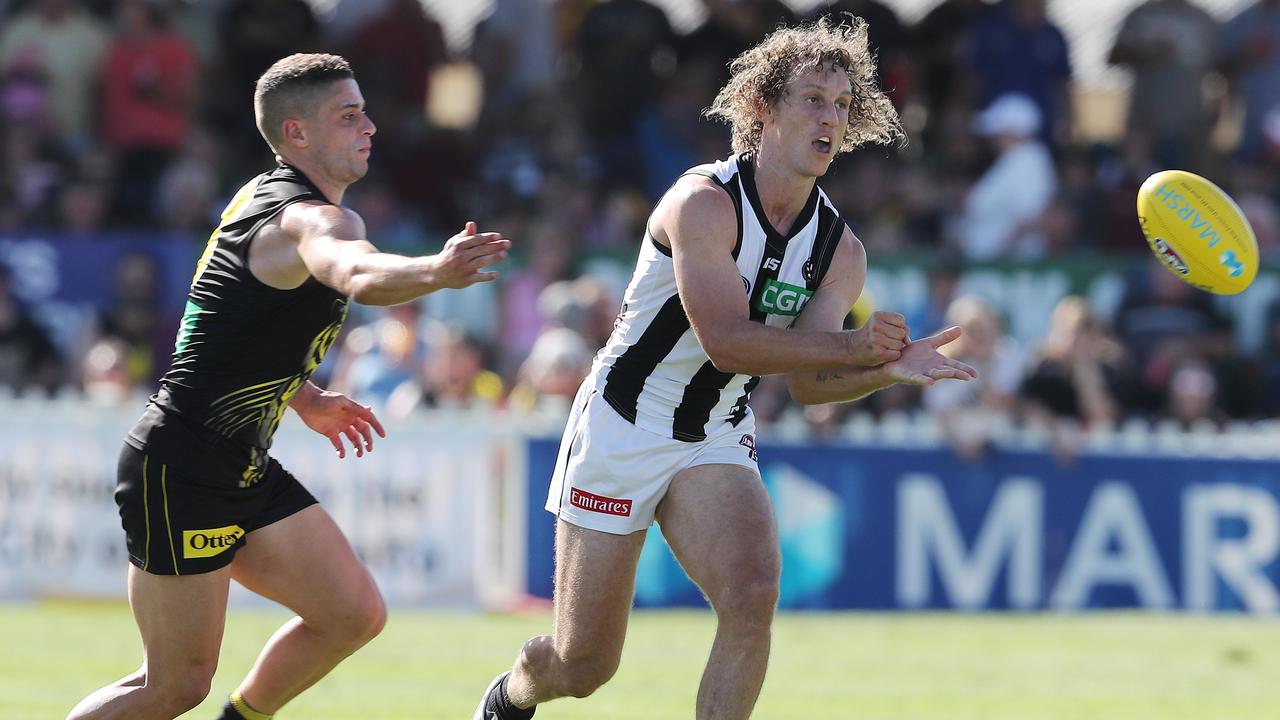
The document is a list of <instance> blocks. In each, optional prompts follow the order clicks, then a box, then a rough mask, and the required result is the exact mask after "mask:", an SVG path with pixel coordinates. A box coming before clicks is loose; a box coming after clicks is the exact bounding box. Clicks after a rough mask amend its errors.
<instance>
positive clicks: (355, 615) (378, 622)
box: [345, 584, 387, 650]
mask: <svg viewBox="0 0 1280 720" xmlns="http://www.w3.org/2000/svg"><path fill="white" fill-rule="evenodd" d="M386 626H387V604H386V602H385V601H384V600H383V599H382V593H380V592H378V588H377V587H376V586H374V585H372V584H370V586H369V587H367V588H365V589H364V591H363V592H361V593H360V595H359V597H358V599H357V600H356V601H355V603H354V605H353V607H352V608H351V610H350V615H349V619H348V621H347V628H346V633H345V635H346V636H347V638H348V644H349V645H350V646H352V649H353V650H354V649H356V648H360V647H362V646H363V645H364V644H365V643H367V642H369V641H370V640H372V639H374V638H375V637H377V636H378V634H379V633H381V632H382V629H383V628H384V627H386Z"/></svg>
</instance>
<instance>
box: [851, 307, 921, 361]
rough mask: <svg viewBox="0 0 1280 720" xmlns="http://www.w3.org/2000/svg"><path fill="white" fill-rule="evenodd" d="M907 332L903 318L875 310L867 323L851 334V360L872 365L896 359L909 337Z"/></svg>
mask: <svg viewBox="0 0 1280 720" xmlns="http://www.w3.org/2000/svg"><path fill="white" fill-rule="evenodd" d="M908 333H909V331H908V330H907V319H906V318H904V317H902V316H901V315H899V314H898V313H893V312H885V311H883V310H877V311H876V312H874V313H872V314H871V319H870V320H868V321H867V324H865V325H863V326H862V327H860V328H858V329H857V330H854V331H853V332H852V333H851V334H850V339H849V345H850V352H851V354H852V355H853V357H852V359H851V363H852V364H853V365H861V366H863V367H875V366H877V365H883V364H885V363H887V362H893V361H895V360H897V359H898V358H900V357H902V351H903V349H904V348H905V347H906V346H907V342H908V341H909V339H910V338H909V335H908Z"/></svg>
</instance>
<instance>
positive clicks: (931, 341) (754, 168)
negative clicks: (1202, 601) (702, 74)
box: [474, 20, 974, 720]
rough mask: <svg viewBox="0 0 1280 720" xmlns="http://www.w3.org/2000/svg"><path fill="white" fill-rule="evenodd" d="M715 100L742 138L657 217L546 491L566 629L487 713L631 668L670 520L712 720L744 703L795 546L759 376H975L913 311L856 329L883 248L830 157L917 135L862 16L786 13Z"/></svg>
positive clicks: (691, 178)
mask: <svg viewBox="0 0 1280 720" xmlns="http://www.w3.org/2000/svg"><path fill="white" fill-rule="evenodd" d="M731 70H732V77H731V78H730V80H729V83H728V85H726V86H725V88H723V89H722V90H721V91H720V94H719V96H718V97H717V98H716V101H715V103H714V104H713V106H712V109H711V111H710V114H711V115H713V116H717V117H720V118H723V119H725V120H727V121H728V122H729V123H730V124H731V125H732V127H733V146H734V147H733V149H734V151H735V153H736V154H735V155H734V156H733V157H731V158H729V159H728V160H724V161H721V162H718V163H714V164H711V165H703V166H699V167H696V168H694V169H692V170H690V171H689V172H688V173H686V174H684V175H682V176H681V177H680V178H679V179H678V180H677V181H676V182H675V184H674V185H673V186H672V187H671V189H670V190H669V191H668V192H667V193H666V195H665V196H664V197H663V198H662V200H661V201H660V202H659V203H658V206H657V207H656V208H655V209H654V211H653V214H652V215H651V216H650V217H649V221H648V225H647V229H646V233H645V237H644V239H643V241H642V244H641V248H640V256H639V260H638V262H637V265H636V271H635V274H634V276H633V277H632V280H631V284H630V286H629V287H628V288H627V292H626V296H625V298H624V305H623V308H622V312H621V314H620V315H619V316H618V321H617V324H616V326H615V329H614V332H613V336H612V337H611V338H610V339H609V343H608V344H607V345H606V346H605V348H604V349H603V350H602V351H601V352H600V354H599V355H598V356H597V358H596V362H595V365H594V367H593V369H592V372H591V373H590V375H589V377H588V378H587V380H586V381H585V382H584V383H583V385H582V389H581V390H580V391H579V393H578V398H577V400H576V402H575V406H574V410H573V414H572V415H571V417H570V418H569V422H568V425H567V427H566V428H565V433H564V439H563V441H562V444H561V447H560V458H559V461H558V463H557V466H556V469H555V472H554V474H553V477H552V481H551V488H550V492H549V494H548V498H547V505H546V507H547V509H548V510H549V511H551V512H553V513H555V514H556V515H557V516H558V518H559V520H558V522H557V526H556V533H557V535H556V579H555V593H556V597H555V621H554V622H555V627H554V631H553V634H552V635H549V636H540V637H536V638H533V639H532V640H530V641H529V642H528V643H526V644H525V646H524V648H523V649H522V651H521V653H520V656H519V658H518V659H517V660H516V663H515V666H514V667H513V668H512V670H511V671H510V672H508V673H503V674H501V675H499V676H498V677H497V678H495V679H494V681H493V682H492V683H491V684H490V686H489V688H488V690H487V691H486V693H485V696H484V698H483V699H482V700H481V703H480V706H479V707H478V708H477V709H476V713H475V715H474V718H476V719H477V720H494V719H495V718H496V719H498V720H518V719H523V718H528V717H530V716H532V714H533V710H534V707H535V706H536V705H537V704H538V703H541V702H546V701H547V700H551V699H554V698H558V697H564V696H567V695H572V696H575V697H584V696H586V695H589V694H591V693H592V692H593V691H595V689H596V688H598V687H599V686H600V685H602V684H603V683H604V682H606V681H607V680H608V679H609V678H610V677H611V676H612V675H613V673H614V671H615V670H616V669H617V666H618V662H619V659H620V656H621V652H622V645H623V638H624V636H625V633H626V625H627V617H628V614H629V612H630V609H631V599H632V588H633V587H634V579H635V571H636V563H637V561H638V559H639V556H640V549H641V546H642V545H643V543H644V538H645V530H646V529H647V528H648V527H649V525H651V524H652V522H653V521H654V520H655V519H656V520H657V521H658V522H659V523H660V524H661V525H662V532H663V535H664V536H665V537H666V539H667V542H668V543H669V544H670V546H671V549H672V550H673V551H674V553H675V555H676V557H677V559H679V561H680V563H681V564H682V565H683V566H684V569H685V570H686V571H687V572H688V574H689V577H691V578H692V579H693V580H694V581H695V582H696V583H698V585H699V587H701V588H702V590H703V592H705V593H706V595H707V597H708V599H709V600H710V602H711V605H712V606H713V607H714V609H715V611H716V615H717V619H718V627H717V631H716V638H715V642H714V645H713V647H712V650H711V657H710V660H709V661H708V663H707V668H706V671H705V673H704V674H703V677H702V683H701V686H700V688H699V691H698V701H697V712H696V717H697V718H700V719H707V718H724V719H726V720H728V719H736V718H746V717H748V716H749V715H750V714H751V710H752V708H753V707H754V705H755V701H756V697H757V696H758V694H759V691H760V687H761V684H762V683H763V681H764V672H765V666H766V664H767V662H768V656H769V632H770V630H769V629H770V624H771V622H772V619H773V612H774V606H775V604H776V602H777V597H778V576H779V570H780V551H779V548H778V539H777V531H776V528H775V526H774V519H773V512H772V508H771V506H770V502H769V497H768V495H767V493H766V492H765V489H764V486H763V483H762V482H761V480H760V474H759V469H758V467H757V464H756V450H755V435H754V433H755V430H754V421H753V419H752V415H751V410H750V408H749V407H748V406H747V401H748V399H749V396H750V393H751V390H752V388H754V387H755V384H756V382H757V379H758V378H759V376H761V375H769V374H786V375H787V379H788V383H789V386H790V389H791V393H792V396H793V397H794V398H795V399H796V400H797V401H798V402H800V403H827V402H840V401H847V400H853V399H856V398H859V397H862V396H864V395H867V394H868V393H871V392H874V391H875V390H878V389H880V388H883V387H887V386H889V385H892V384H895V383H911V384H931V383H933V382H935V381H937V380H942V379H948V378H954V379H958V380H967V379H969V378H971V377H973V376H974V371H973V369H972V368H970V367H968V366H967V365H964V364H963V363H959V362H956V361H954V360H950V359H948V358H945V357H943V356H942V355H941V354H939V353H938V351H937V349H938V348H939V347H941V346H942V345H944V344H946V343H948V342H950V341H951V340H954V339H955V338H956V337H958V336H959V334H960V330H959V328H949V329H947V330H945V331H943V332H941V333H939V334H937V335H935V336H933V337H929V338H924V339H921V340H915V341H913V340H911V339H910V337H909V334H908V328H907V327H906V323H905V321H904V319H903V318H902V316H901V315H898V314H896V313H887V312H879V313H876V314H875V315H874V316H873V317H872V319H871V320H870V321H869V322H868V323H867V324H866V325H865V326H863V327H862V328H859V329H858V330H853V331H843V330H842V329H841V327H842V323H843V320H844V318H845V316H846V315H847V314H848V312H849V309H850V307H852V305H853V304H854V301H855V300H857V298H858V296H859V295H860V294H861V292H862V285H863V281H864V279H865V277H866V268H867V260H866V254H865V252H864V251H863V248H862V245H861V243H859V242H858V240H857V238H855V237H854V235H853V233H852V232H851V231H850V230H849V228H848V227H847V226H846V225H845V223H844V221H843V220H841V218H840V216H839V214H838V213H837V212H836V210H835V208H834V207H832V205H831V203H830V201H829V200H828V199H827V197H826V195H825V194H824V193H823V192H822V190H820V189H819V188H818V187H817V184H816V180H817V178H819V177H821V176H822V175H823V174H824V173H826V171H827V168H828V166H829V165H830V163H831V160H832V158H834V156H835V155H836V154H838V153H839V152H842V151H847V150H851V149H853V148H854V147H856V146H857V145H860V144H862V143H866V142H886V141H893V140H896V139H900V138H901V136H902V131H901V128H900V125H899V123H898V118H897V115H896V113H895V112H894V110H893V106H892V105H891V104H890V102H889V100H888V98H887V97H886V96H885V95H884V94H883V93H882V92H881V91H880V90H879V89H878V88H877V87H876V86H875V82H874V78H875V69H874V63H873V60H872V58H871V56H870V54H869V53H868V50H867V39H866V25H865V24H864V23H863V22H862V21H860V20H858V21H855V22H854V23H853V24H852V25H851V26H836V25H834V24H831V23H829V22H828V21H825V20H824V21H820V22H819V23H817V24H814V25H807V26H802V27H799V28H793V29H780V30H778V31H776V32H774V33H773V34H772V35H770V36H769V37H768V38H766V39H765V40H764V41H763V42H762V43H761V44H760V45H758V46H756V47H755V48H752V49H751V50H748V51H747V52H746V53H744V54H743V55H742V56H740V57H739V58H737V59H736V60H735V61H734V62H733V64H732V65H731Z"/></svg>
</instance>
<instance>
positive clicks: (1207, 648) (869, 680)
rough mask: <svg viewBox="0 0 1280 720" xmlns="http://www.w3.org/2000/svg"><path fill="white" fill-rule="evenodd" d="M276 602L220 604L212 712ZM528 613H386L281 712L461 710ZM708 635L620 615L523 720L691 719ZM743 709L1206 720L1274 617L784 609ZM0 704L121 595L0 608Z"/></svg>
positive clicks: (85, 641) (442, 716)
mask: <svg viewBox="0 0 1280 720" xmlns="http://www.w3.org/2000/svg"><path fill="white" fill-rule="evenodd" d="M284 618H285V615H284V614H283V613H281V612H273V611H266V610H260V611H236V612H233V613H232V615H231V618H230V620H229V622H228V627H227V635H226V639H225V641H224V644H223V656H222V664H221V667H220V669H219V671H218V676H217V678H216V679H215V681H214V692H213V694H212V695H211V696H210V698H209V699H208V700H207V701H206V702H205V703H204V704H203V705H201V706H200V708H199V709H197V710H195V711H192V712H191V713H188V714H187V715H185V716H184V717H186V718H201V719H204V720H211V718H213V717H215V716H216V715H217V712H218V707H219V706H220V705H221V703H222V699H223V697H225V694H226V693H227V692H228V691H230V690H231V689H232V688H233V687H234V686H235V684H236V682H237V681H238V680H239V679H240V677H242V676H243V674H244V672H245V671H246V670H247V669H248V667H249V665H250V664H251V663H252V661H253V658H254V656H255V655H256V653H257V650H258V648H259V647H260V646H261V644H262V642H263V641H264V640H265V639H266V637H267V636H268V635H269V634H270V633H271V632H272V631H273V630H274V629H275V627H276V626H277V625H278V624H279V623H280V622H281V621H283V620H284ZM547 627H548V618H547V616H545V615H519V616H504V615H480V614H449V613H423V612H413V611H399V612H397V611H394V610H393V612H392V618H391V622H390V623H389V624H388V626H387V629H386V631H385V632H384V633H383V635H382V636H381V637H379V638H378V639H377V640H375V641H374V642H373V643H372V644H371V645H369V646H368V647H367V648H365V649H364V650H362V651H361V652H360V653H358V654H356V655H355V656H354V657H352V658H351V659H350V660H348V661H347V662H346V663H345V664H343V665H342V666H341V667H339V668H338V669H337V670H336V671H335V672H334V673H333V674H332V675H330V676H329V677H328V678H326V679H325V680H323V681H321V683H320V684H319V685H317V686H316V687H314V688H312V689H311V690H310V691H308V692H307V693H305V694H303V695H302V696H301V697H299V698H298V699H297V700H295V701H294V702H293V703H292V704H291V705H290V706H289V707H288V708H286V710H285V712H284V713H282V715H281V718H282V720H288V719H289V718H296V719H302V718H306V719H311V718H316V719H325V720H328V719H332V720H341V719H344V718H346V719H350V720H356V719H357V718H358V719H360V720H366V719H369V718H376V719H377V720H396V719H399V718H404V719H408V718H415V719H419V718H425V719H428V720H446V719H457V720H468V719H469V718H470V717H471V710H472V708H473V707H474V704H475V701H476V699H477V695H478V693H479V692H480V691H481V690H483V688H484V686H485V685H486V684H487V683H488V682H489V680H490V679H491V678H492V676H493V675H494V674H495V673H496V672H497V671H498V670H500V669H502V668H503V667H504V666H507V665H509V664H510V662H511V660H512V658H513V657H514V655H515V653H516V651H517V649H518V648H519V647H520V644H521V643H522V642H523V641H524V640H525V639H526V638H527V637H529V636H531V635H534V634H538V633H540V632H545V631H546V629H547ZM713 632H714V625H713V619H712V617H711V616H710V615H708V614H704V613H698V612H681V613H657V612H641V613H637V614H636V615H635V618H634V620H633V622H632V625H631V631H630V635H629V637H628V642H627V648H626V654H625V656H624V658H623V664H622V669H621V670H620V671H619V673H618V675H617V677H616V678H614V680H613V682H611V683H610V684H609V685H606V686H605V687H604V688H603V689H602V690H601V691H600V692H598V693H597V694H596V695H595V696H593V697H591V698H588V699H586V700H577V701H575V700H562V701H558V702H556V703H553V704H550V705H548V706H546V707H544V708H543V709H542V710H541V711H539V713H538V718H539V720H544V719H545V720H557V719H560V720H574V719H578V720H587V719H588V718H590V719H591V720H614V719H616V720H633V719H634V720H641V719H642V718H643V719H644V720H666V719H668V718H671V719H676V718H691V717H693V703H694V696H695V693H696V692H697V685H698V677H699V674H700V673H701V667H702V663H703V661H704V658H705V656H706V652H707V649H708V647H709V646H710V641H711V636H712V633H713ZM774 637H775V643H774V652H773V659H772V663H771V666H770V671H769V678H768V680H767V681H766V683H765V687H764V691H763V693H762V695H761V699H760V703H759V705H758V706H757V711H756V714H755V717H756V718H796V719H797V720H798V719H800V718H805V719H808V718H839V719H841V720H845V719H854V718H857V719H868V720H871V719H874V720H890V719H901V720H934V719H938V720H942V719H943V718H945V719H946V720H964V719H966V718H972V719H974V720H978V719H981V720H1015V719H1016V720H1039V719H1045V720H1047V719H1050V718H1062V719H1063V720H1067V719H1070V720H1080V719H1089V720H1106V719H1110V718H1114V719H1115V720H1142V719H1144V718H1151V719H1152V720H1155V719H1157V718H1158V719H1159V720H1177V719H1179V718H1186V719H1187V720H1191V719H1194V720H1212V719H1216V718H1222V719H1223V720H1227V719H1228V718H1229V719H1231V720H1238V719H1240V718H1250V719H1253V718H1280V622H1278V621H1276V620H1274V619H1251V618H1240V617H1205V616H1191V615H1135V614H1095V615H1068V616H1061V615H881V614H787V615H783V616H781V617H780V618H779V620H778V623H777V626H776V630H775V635H774ZM0 638H3V648H4V650H3V652H0V718H2V719H4V720H9V719H13V720H38V719H40V718H55V719H56V718H61V717H63V715H64V714H65V713H66V711H67V710H68V709H69V708H70V707H71V706H72V705H74V704H75V703H76V702H77V701H78V700H79V699H80V697H81V696H83V695H85V694H87V693H89V692H90V691H92V690H93V689H95V688H96V687H98V686H100V685H103V684H106V683H107V682H109V681H111V680H114V679H115V678H117V677H120V676H122V675H124V674H126V673H128V672H130V671H131V670H133V669H134V668H135V667H136V666H137V663H138V660H139V657H140V654H139V653H140V650H139V643H138V640H137V637H136V631H135V630H134V627H133V622H132V619H131V617H130V615H129V613H128V609H127V608H126V607H125V606H124V605H122V604H120V605H118V604H70V603H44V604H38V605H0Z"/></svg>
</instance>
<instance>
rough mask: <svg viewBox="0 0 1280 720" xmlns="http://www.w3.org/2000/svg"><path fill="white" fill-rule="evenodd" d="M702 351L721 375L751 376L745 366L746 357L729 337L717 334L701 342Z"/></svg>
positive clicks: (749, 370)
mask: <svg viewBox="0 0 1280 720" xmlns="http://www.w3.org/2000/svg"><path fill="white" fill-rule="evenodd" d="M702 349H703V351H705V352H706V353H707V359H709V360H710V361H711V364H712V365H713V366H715V369H716V370H719V371H720V372H723V373H735V374H739V373H740V374H744V375H751V374H753V373H752V372H751V369H750V367H748V366H747V365H746V360H747V359H746V357H745V354H744V353H743V352H742V349H741V348H740V347H739V346H738V344H737V343H734V342H733V339H732V338H731V337H728V336H727V334H725V333H717V334H715V335H711V336H709V337H704V338H703V340H702Z"/></svg>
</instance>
